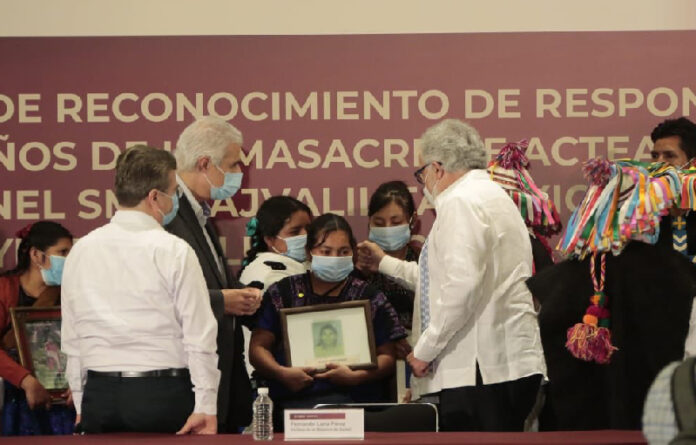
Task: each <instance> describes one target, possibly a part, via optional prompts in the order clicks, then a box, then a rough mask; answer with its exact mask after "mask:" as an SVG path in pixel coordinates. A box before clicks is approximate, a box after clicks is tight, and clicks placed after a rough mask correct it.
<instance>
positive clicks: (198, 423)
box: [176, 413, 217, 434]
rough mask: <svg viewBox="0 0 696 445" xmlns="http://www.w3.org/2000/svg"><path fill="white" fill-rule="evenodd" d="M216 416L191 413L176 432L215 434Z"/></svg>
mask: <svg viewBox="0 0 696 445" xmlns="http://www.w3.org/2000/svg"><path fill="white" fill-rule="evenodd" d="M216 433H217V416H209V415H207V414H201V413H193V414H191V415H190V416H189V418H188V419H186V423H185V424H184V426H183V427H181V429H180V430H179V431H177V432H176V434H216Z"/></svg>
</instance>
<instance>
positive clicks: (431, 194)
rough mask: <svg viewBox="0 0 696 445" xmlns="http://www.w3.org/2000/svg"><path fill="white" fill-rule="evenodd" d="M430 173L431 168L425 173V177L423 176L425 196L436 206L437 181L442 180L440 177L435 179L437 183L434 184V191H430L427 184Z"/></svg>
mask: <svg viewBox="0 0 696 445" xmlns="http://www.w3.org/2000/svg"><path fill="white" fill-rule="evenodd" d="M429 174H430V170H428V173H426V174H425V178H423V195H424V196H425V199H427V200H428V202H429V203H430V205H431V206H433V207H435V199H437V195H438V192H437V183H438V182H440V180H439V179H438V180H437V181H435V184H433V191H432V192H430V190H428V187H427V186H426V185H425V184H426V183H427V179H428V175H429Z"/></svg>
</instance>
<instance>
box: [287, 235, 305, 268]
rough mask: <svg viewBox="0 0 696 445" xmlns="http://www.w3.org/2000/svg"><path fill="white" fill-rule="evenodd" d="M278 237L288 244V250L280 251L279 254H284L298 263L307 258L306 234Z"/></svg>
mask: <svg viewBox="0 0 696 445" xmlns="http://www.w3.org/2000/svg"><path fill="white" fill-rule="evenodd" d="M280 239H282V240H283V241H285V244H286V245H287V246H288V250H286V251H285V252H283V253H281V255H285V256H286V257H288V258H292V259H293V260H295V261H299V262H300V263H303V262H304V261H305V260H306V259H307V249H306V247H307V234H304V235H297V236H290V237H288V238H280Z"/></svg>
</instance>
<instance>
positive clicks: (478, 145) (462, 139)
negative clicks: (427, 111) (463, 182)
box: [421, 119, 488, 172]
mask: <svg viewBox="0 0 696 445" xmlns="http://www.w3.org/2000/svg"><path fill="white" fill-rule="evenodd" d="M421 154H422V156H423V161H424V162H425V163H426V164H429V163H431V162H440V163H441V164H442V167H443V168H444V169H445V171H447V172H456V171H462V170H471V169H475V168H486V165H487V163H488V154H487V153H486V147H485V146H484V145H483V142H482V141H481V136H479V134H478V132H477V131H476V129H475V128H474V127H472V126H471V125H469V124H466V123H464V122H462V121H460V120H458V119H445V120H444V121H442V122H440V123H437V124H435V125H433V126H432V127H430V128H428V129H427V130H425V133H423V136H421Z"/></svg>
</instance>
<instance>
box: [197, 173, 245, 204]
mask: <svg viewBox="0 0 696 445" xmlns="http://www.w3.org/2000/svg"><path fill="white" fill-rule="evenodd" d="M215 168H217V169H218V170H220V173H222V174H223V175H224V176H225V182H223V183H222V185H221V186H220V187H216V186H214V185H213V183H212V182H210V179H208V175H205V179H207V180H208V184H210V198H211V199H216V200H219V201H221V200H224V199H227V198H231V197H232V196H234V194H235V193H237V192H238V191H239V189H240V188H241V186H242V178H243V177H244V173H230V172H224V171H223V170H222V169H221V168H220V167H218V166H217V165H216V166H215Z"/></svg>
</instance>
